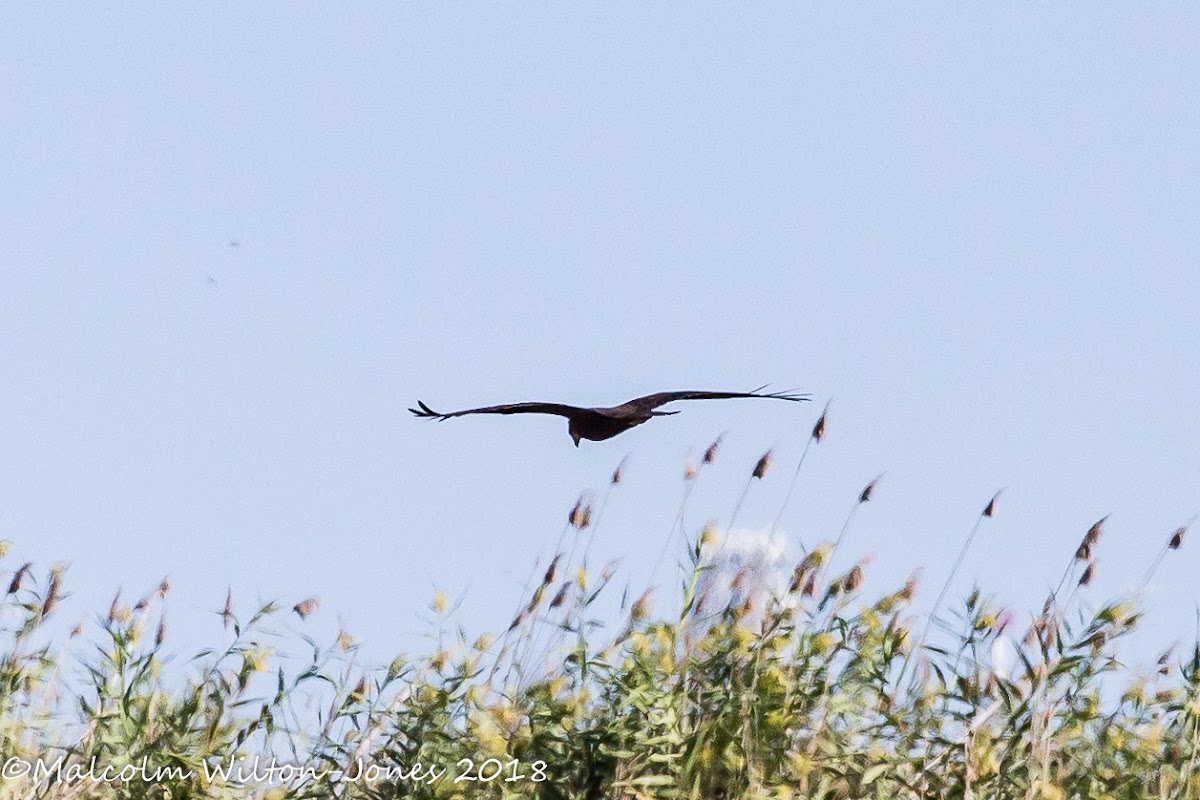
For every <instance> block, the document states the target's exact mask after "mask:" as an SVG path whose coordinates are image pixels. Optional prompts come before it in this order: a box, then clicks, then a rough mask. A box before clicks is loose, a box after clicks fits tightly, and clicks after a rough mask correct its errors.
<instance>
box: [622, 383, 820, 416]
mask: <svg viewBox="0 0 1200 800" xmlns="http://www.w3.org/2000/svg"><path fill="white" fill-rule="evenodd" d="M764 388H765V387H764ZM737 397H769V398H772V399H775V400H792V401H795V402H802V401H805V400H808V399H810V398H809V396H808V395H807V394H797V393H796V392H790V391H789V392H763V391H762V390H761V389H755V390H754V391H753V392H659V393H657V394H648V395H646V396H645V397H637V398H634V399H633V400H630V401H629V402H628V403H626V404H625V405H627V406H633V407H636V408H638V409H641V410H643V411H652V410H654V409H656V408H658V407H659V406H663V405H666V404H667V403H673V402H675V401H676V400H728V399H731V398H737Z"/></svg>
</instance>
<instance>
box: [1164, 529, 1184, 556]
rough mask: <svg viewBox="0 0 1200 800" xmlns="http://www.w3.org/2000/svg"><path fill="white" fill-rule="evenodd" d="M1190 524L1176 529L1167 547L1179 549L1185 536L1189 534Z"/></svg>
mask: <svg viewBox="0 0 1200 800" xmlns="http://www.w3.org/2000/svg"><path fill="white" fill-rule="evenodd" d="M1187 530H1188V526H1187V525H1181V526H1179V527H1178V528H1176V529H1175V533H1173V534H1171V541H1170V542H1168V543H1167V547H1169V548H1171V549H1172V550H1178V549H1179V548H1180V546H1182V545H1183V537H1184V536H1186V535H1187Z"/></svg>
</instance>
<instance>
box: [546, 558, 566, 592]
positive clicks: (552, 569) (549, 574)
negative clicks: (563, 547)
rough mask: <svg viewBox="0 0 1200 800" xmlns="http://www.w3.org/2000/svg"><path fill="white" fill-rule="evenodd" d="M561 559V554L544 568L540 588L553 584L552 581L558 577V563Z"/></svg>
mask: <svg viewBox="0 0 1200 800" xmlns="http://www.w3.org/2000/svg"><path fill="white" fill-rule="evenodd" d="M561 558H562V553H558V554H557V555H555V556H554V559H553V560H552V561H551V562H550V566H548V567H546V574H545V575H543V576H542V586H549V585H550V584H552V583H554V579H555V578H556V577H558V562H559V560H560V559H561Z"/></svg>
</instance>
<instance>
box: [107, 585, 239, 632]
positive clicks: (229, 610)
mask: <svg viewBox="0 0 1200 800" xmlns="http://www.w3.org/2000/svg"><path fill="white" fill-rule="evenodd" d="M120 597H121V592H120V591H118V592H117V596H116V597H114V598H113V608H116V606H117V600H118V599H119V598H120ZM109 614H110V615H111V614H112V611H111V610H110V611H109ZM232 619H233V587H232V586H229V587H227V588H226V589H225V608H224V609H222V610H221V624H222V625H224V626H225V630H229V622H230V620H232Z"/></svg>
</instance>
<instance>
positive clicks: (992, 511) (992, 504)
mask: <svg viewBox="0 0 1200 800" xmlns="http://www.w3.org/2000/svg"><path fill="white" fill-rule="evenodd" d="M999 499H1000V493H999V492H996V493H995V494H994V495H992V499H991V500H988V504H987V505H986V506H985V507H984V509H983V515H984V516H985V517H994V516H996V501H997V500H999Z"/></svg>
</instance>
